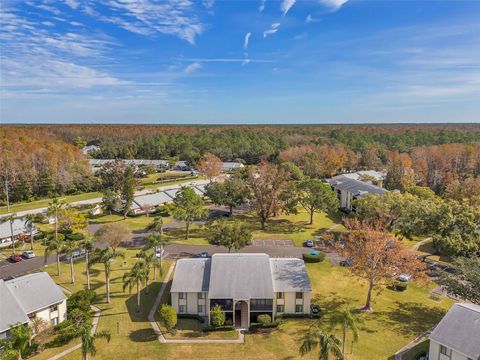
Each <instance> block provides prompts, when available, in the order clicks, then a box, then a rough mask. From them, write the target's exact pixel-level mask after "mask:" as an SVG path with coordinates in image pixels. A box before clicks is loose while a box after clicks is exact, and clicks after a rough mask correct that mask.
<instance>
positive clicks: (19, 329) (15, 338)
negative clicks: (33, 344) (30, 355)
mask: <svg viewBox="0 0 480 360" xmlns="http://www.w3.org/2000/svg"><path fill="white" fill-rule="evenodd" d="M31 339H32V329H31V328H30V326H28V325H27V324H17V325H16V326H15V327H12V328H11V329H10V330H9V337H8V339H7V340H3V341H1V342H0V345H1V346H2V347H3V348H4V349H2V355H3V356H5V359H9V358H13V357H16V358H17V359H18V360H21V359H23V358H22V354H25V351H26V350H27V348H28V346H29V345H30V341H31ZM2 359H3V357H2Z"/></svg>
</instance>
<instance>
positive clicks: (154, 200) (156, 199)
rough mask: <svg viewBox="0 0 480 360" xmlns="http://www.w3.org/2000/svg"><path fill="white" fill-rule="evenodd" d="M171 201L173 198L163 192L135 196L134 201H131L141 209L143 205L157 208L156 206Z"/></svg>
mask: <svg viewBox="0 0 480 360" xmlns="http://www.w3.org/2000/svg"><path fill="white" fill-rule="evenodd" d="M172 200H173V198H172V197H170V196H169V195H168V194H166V193H165V192H163V191H162V192H158V193H155V194H148V195H142V196H137V197H136V198H135V199H133V201H134V202H135V203H136V204H137V205H138V206H139V207H142V206H145V205H151V206H158V205H162V204H165V203H168V202H170V201H172Z"/></svg>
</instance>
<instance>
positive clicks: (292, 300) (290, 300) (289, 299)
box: [273, 292, 311, 317]
mask: <svg viewBox="0 0 480 360" xmlns="http://www.w3.org/2000/svg"><path fill="white" fill-rule="evenodd" d="M310 298H311V293H310V292H304V293H303V299H296V293H295V292H284V293H283V299H278V298H277V293H275V299H274V302H273V314H274V317H277V315H281V313H277V305H283V306H284V308H285V309H284V310H285V312H284V313H283V314H297V312H295V305H303V312H302V314H310Z"/></svg>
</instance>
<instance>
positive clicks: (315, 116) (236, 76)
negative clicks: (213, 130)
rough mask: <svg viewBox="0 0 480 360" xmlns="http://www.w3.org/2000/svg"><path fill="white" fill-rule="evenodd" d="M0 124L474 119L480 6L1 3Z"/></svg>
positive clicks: (479, 103)
mask: <svg viewBox="0 0 480 360" xmlns="http://www.w3.org/2000/svg"><path fill="white" fill-rule="evenodd" d="M0 15H1V18H0V22H1V28H0V41H1V46H2V50H1V51H0V56H1V63H0V67H1V74H0V76H1V84H0V91H1V92H0V94H1V103H0V122H5V123H6V122H69V123H73V122H80V123H82V122H85V123H99V122H106V123H152V122H153V123H341V122H371V123H374V122H415V123H427V122H480V1H475V0H474V1H433V0H432V1H428V0H425V1H404V0H401V1H391V0H388V1H363V0H310V1H301V0H297V1H295V0H281V1H273V0H266V1H262V0H253V1H248V0H244V1H235V0H228V1H225V0H224V1H219V0H215V1H214V0H204V1H201V0H198V1H193V0H191V1H189V0H179V1H172V0H163V1H154V0H137V1H133V0H63V1H62V0H32V1H14V0H3V1H2V7H1V10H0Z"/></svg>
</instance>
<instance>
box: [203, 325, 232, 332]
mask: <svg viewBox="0 0 480 360" xmlns="http://www.w3.org/2000/svg"><path fill="white" fill-rule="evenodd" d="M232 330H235V328H234V327H233V325H222V326H205V327H204V328H203V331H205V332H208V331H232Z"/></svg>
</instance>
